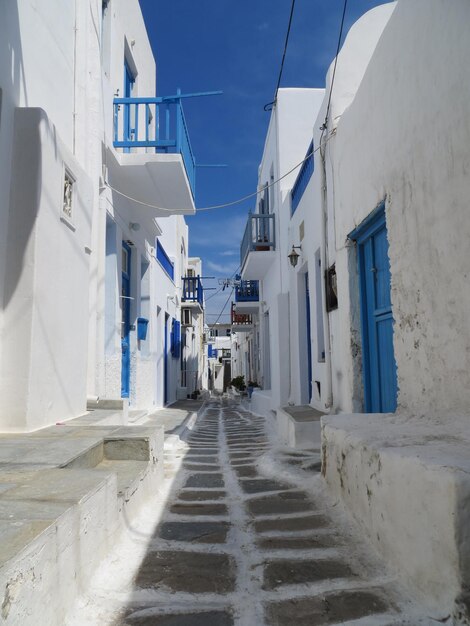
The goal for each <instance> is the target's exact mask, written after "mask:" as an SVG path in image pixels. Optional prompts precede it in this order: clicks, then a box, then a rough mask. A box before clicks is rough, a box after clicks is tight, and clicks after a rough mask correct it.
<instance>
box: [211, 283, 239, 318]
mask: <svg viewBox="0 0 470 626" xmlns="http://www.w3.org/2000/svg"><path fill="white" fill-rule="evenodd" d="M234 290H235V288H234V287H232V291H231V292H230V293H229V294H228V298H227V300H225V304H224V306H223V307H222V310H221V311H220V313H219V316H218V318H217V319H216V320H215V322H212V323H211V324H208V326H209V328H211V327H214V326H215V325H216V324H217V322H218V321H219V320H220V318H221V317H222V315H223V314H224V311H225V307H226V306H227V304H228V303H229V300H230V298H231V297H232V294H233V292H234Z"/></svg>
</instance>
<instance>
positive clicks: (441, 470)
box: [322, 414, 470, 623]
mask: <svg viewBox="0 0 470 626" xmlns="http://www.w3.org/2000/svg"><path fill="white" fill-rule="evenodd" d="M444 421H445V422H447V423H443V422H444ZM466 430H467V433H466V432H465V431H466ZM468 445H469V442H468V429H467V428H466V427H465V424H464V422H463V420H455V421H454V422H451V421H450V420H443V421H441V422H440V423H437V422H436V421H434V422H433V421H432V420H431V419H430V420H426V419H425V418H421V419H420V420H418V419H415V420H405V418H403V417H400V416H396V415H384V414H365V415H358V414H353V415H341V416H328V417H325V418H323V419H322V456H323V463H322V472H323V475H324V476H325V479H326V482H327V484H328V487H329V489H330V490H331V491H332V493H333V494H334V495H335V496H336V497H338V498H339V499H340V500H342V501H343V503H344V504H345V505H346V506H347V508H348V509H349V510H350V512H351V513H352V515H353V516H354V518H355V519H356V520H357V521H358V522H359V523H360V525H361V526H362V528H363V529H364V530H365V531H366V533H367V535H368V537H369V538H370V540H371V542H372V543H373V544H374V546H375V548H377V549H378V551H379V552H380V553H381V554H382V556H383V557H384V558H385V559H386V560H387V562H388V563H389V564H390V565H391V566H392V567H393V568H394V569H396V570H397V571H398V572H399V574H400V576H401V578H402V580H404V582H405V583H406V584H407V585H408V586H409V587H410V588H411V589H412V590H413V591H414V592H415V593H416V594H417V596H418V597H419V598H420V600H421V601H423V602H424V603H426V604H427V605H428V606H429V609H430V611H433V615H432V616H433V617H434V618H436V619H443V618H445V617H446V616H449V615H450V614H452V613H453V615H454V619H456V621H455V623H468V622H466V621H463V622H461V621H460V620H461V619H463V618H462V616H464V615H465V616H467V614H468V609H467V602H468V598H467V597H466V592H465V590H466V589H468V583H469V578H470V568H469V563H470V530H469V529H470V510H469V506H468V504H469V502H470V472H469V470H470V460H469V455H468ZM459 616H460V617H459Z"/></svg>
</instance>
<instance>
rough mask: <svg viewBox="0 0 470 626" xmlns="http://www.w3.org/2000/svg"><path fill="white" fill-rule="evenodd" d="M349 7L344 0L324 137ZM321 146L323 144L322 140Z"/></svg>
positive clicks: (324, 123)
mask: <svg viewBox="0 0 470 626" xmlns="http://www.w3.org/2000/svg"><path fill="white" fill-rule="evenodd" d="M347 5H348V0H344V4H343V15H342V16H341V26H340V28H339V36H338V45H337V46H336V56H335V64H334V65H333V75H332V77H331V84H330V93H329V95H328V104H327V105H326V114H325V121H324V122H323V125H322V126H321V127H320V130H321V131H322V137H323V132H324V131H325V130H326V129H327V127H328V115H329V113H330V105H331V95H332V93H333V85H334V84H335V76H336V65H337V63H338V55H339V49H340V48H341V41H342V39H343V26H344V17H345V15H346V7H347ZM320 144H321V139H320Z"/></svg>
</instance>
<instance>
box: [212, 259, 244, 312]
mask: <svg viewBox="0 0 470 626" xmlns="http://www.w3.org/2000/svg"><path fill="white" fill-rule="evenodd" d="M239 269H240V266H238V267H237V269H236V270H235V271H234V272H233V274H232V275H231V276H229V278H228V280H231V279H232V278H233V277H234V276H235V274H236V273H237V272H238V270H239ZM226 286H227V285H226V284H225V283H224V284H222V285H221V286H220V288H219V289H217V291H216V292H215V293H212V294H211V295H210V296H209V297H208V298H204V303H206V302H207V301H208V300H210V299H211V298H213V297H214V296H217V295H218V294H219V293H220V292H221V291H223V290H224V289H225V287H226ZM206 315H217V313H214V314H212V313H206Z"/></svg>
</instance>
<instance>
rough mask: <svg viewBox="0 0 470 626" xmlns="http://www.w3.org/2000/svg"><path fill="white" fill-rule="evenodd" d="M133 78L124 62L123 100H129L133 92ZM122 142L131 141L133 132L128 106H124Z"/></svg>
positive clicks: (125, 149)
mask: <svg viewBox="0 0 470 626" xmlns="http://www.w3.org/2000/svg"><path fill="white" fill-rule="evenodd" d="M134 83H135V77H134V75H133V73H132V72H131V69H130V67H129V65H128V63H127V61H124V98H131V97H132V92H133V91H134ZM123 131H124V137H123V139H124V141H131V140H132V134H133V130H132V127H131V107H130V105H128V104H126V105H124V128H123ZM124 152H130V148H124Z"/></svg>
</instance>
